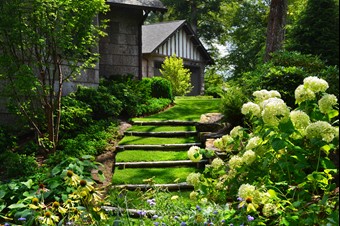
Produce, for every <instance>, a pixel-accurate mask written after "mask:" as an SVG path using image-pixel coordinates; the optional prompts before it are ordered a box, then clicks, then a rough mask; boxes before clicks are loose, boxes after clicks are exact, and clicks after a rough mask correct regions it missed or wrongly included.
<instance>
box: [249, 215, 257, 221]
mask: <svg viewBox="0 0 340 226" xmlns="http://www.w3.org/2000/svg"><path fill="white" fill-rule="evenodd" d="M247 219H248V221H253V220H255V218H254V217H253V216H250V215H248V216H247Z"/></svg>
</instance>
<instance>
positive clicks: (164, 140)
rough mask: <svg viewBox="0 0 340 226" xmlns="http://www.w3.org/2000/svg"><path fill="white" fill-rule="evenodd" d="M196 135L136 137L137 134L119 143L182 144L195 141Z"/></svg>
mask: <svg viewBox="0 0 340 226" xmlns="http://www.w3.org/2000/svg"><path fill="white" fill-rule="evenodd" d="M196 141H197V138H196V137H172V138H168V137H165V138H164V137H138V136H126V137H124V138H123V139H122V140H121V141H120V142H119V145H130V144H137V145H144V144H147V145H149V144H157V145H161V144H184V143H195V142H196Z"/></svg>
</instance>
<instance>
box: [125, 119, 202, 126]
mask: <svg viewBox="0 0 340 226" xmlns="http://www.w3.org/2000/svg"><path fill="white" fill-rule="evenodd" d="M197 123H198V122H196V121H182V120H163V121H162V120H160V121H133V122H132V124H133V125H138V126H196V125H197Z"/></svg>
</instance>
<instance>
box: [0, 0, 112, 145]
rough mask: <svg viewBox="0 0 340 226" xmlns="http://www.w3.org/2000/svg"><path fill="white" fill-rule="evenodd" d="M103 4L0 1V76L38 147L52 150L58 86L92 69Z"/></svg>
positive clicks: (85, 0) (60, 89) (102, 1)
mask: <svg viewBox="0 0 340 226" xmlns="http://www.w3.org/2000/svg"><path fill="white" fill-rule="evenodd" d="M106 10H107V5H106V3H105V0H82V1H77V0H68V1H65V0H25V1H22V0H1V1H0V78H1V80H2V83H3V84H5V86H4V88H3V89H4V90H2V91H5V93H6V95H7V96H9V97H10V98H11V100H12V101H11V103H13V105H14V107H16V109H17V112H18V113H19V114H21V115H23V116H24V117H25V118H26V119H27V120H28V121H29V123H30V125H31V126H32V127H33V128H34V130H35V132H36V133H37V137H38V141H39V144H40V145H41V146H43V147H44V148H45V149H48V150H53V151H55V150H56V147H57V144H58V141H59V126H60V119H61V97H62V95H63V94H62V92H63V84H64V82H65V81H67V80H69V79H70V78H74V77H76V76H77V75H79V74H80V72H81V71H82V70H83V69H86V68H91V67H93V66H94V65H95V63H96V61H97V59H98V54H97V53H96V52H95V51H93V48H94V47H95V46H96V45H97V44H98V38H99V37H100V36H101V35H104V32H103V29H101V27H100V26H99V25H97V24H96V23H95V20H94V19H95V18H96V16H97V15H98V14H99V13H100V12H105V11H106Z"/></svg>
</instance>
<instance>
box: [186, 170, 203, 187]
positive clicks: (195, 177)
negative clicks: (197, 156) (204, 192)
mask: <svg viewBox="0 0 340 226" xmlns="http://www.w3.org/2000/svg"><path fill="white" fill-rule="evenodd" d="M200 177H201V174H200V173H190V174H189V175H188V177H187V180H186V181H187V183H188V184H190V185H193V186H197V185H198V184H199V183H200Z"/></svg>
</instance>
